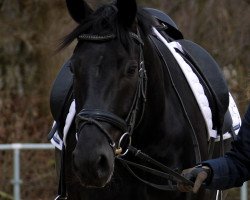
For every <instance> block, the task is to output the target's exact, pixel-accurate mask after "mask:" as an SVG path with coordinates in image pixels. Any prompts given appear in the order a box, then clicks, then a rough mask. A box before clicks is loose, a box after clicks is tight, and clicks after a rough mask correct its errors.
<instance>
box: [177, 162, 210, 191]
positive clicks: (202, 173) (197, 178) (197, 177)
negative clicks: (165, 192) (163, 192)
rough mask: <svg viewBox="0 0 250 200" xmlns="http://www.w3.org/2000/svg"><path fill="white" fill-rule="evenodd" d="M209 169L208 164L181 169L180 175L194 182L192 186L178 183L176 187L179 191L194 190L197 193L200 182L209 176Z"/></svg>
mask: <svg viewBox="0 0 250 200" xmlns="http://www.w3.org/2000/svg"><path fill="white" fill-rule="evenodd" d="M210 174H211V169H210V168H209V167H208V166H201V165H198V166H196V167H193V168H189V169H185V170H183V171H182V175H183V176H184V177H185V178H187V179H189V180H191V181H192V182H194V186H193V187H191V186H187V185H185V184H181V183H178V185H177V186H178V189H179V190H180V191H181V192H194V193H197V192H198V190H199V189H200V187H201V185H202V183H203V182H204V181H206V180H207V179H209V178H210Z"/></svg>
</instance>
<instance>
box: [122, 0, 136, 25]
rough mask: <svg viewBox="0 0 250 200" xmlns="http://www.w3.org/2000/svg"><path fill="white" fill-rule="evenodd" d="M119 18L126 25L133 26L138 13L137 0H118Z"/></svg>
mask: <svg viewBox="0 0 250 200" xmlns="http://www.w3.org/2000/svg"><path fill="white" fill-rule="evenodd" d="M117 8H118V19H119V21H120V22H121V23H122V24H123V25H124V26H126V27H131V26H132V25H133V23H134V22H135V18H136V14H137V3H136V0H117Z"/></svg>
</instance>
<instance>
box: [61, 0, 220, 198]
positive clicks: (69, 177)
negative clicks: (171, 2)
mask: <svg viewBox="0 0 250 200" xmlns="http://www.w3.org/2000/svg"><path fill="white" fill-rule="evenodd" d="M66 2H67V7H68V10H69V13H70V15H71V17H72V18H73V19H74V20H75V21H76V22H77V23H78V24H79V25H78V26H77V27H76V28H75V30H73V31H72V32H71V33H70V34H69V35H68V36H67V37H66V38H65V39H64V41H63V44H62V47H63V48H64V47H66V46H67V45H69V44H70V43H71V42H72V41H73V40H75V39H78V43H77V45H76V48H75V50H74V53H73V55H72V57H71V58H70V61H69V65H70V70H71V72H72V74H73V77H74V78H73V80H74V81H73V98H74V99H75V105H76V119H75V122H76V123H73V125H72V126H71V128H70V130H69V133H68V136H67V142H66V149H65V154H64V155H63V156H64V162H63V170H62V171H64V173H65V183H66V188H67V194H68V199H75V200H80V199H82V200H90V199H91V200H112V199H119V200H128V199H131V200H136V199H138V200H154V199H157V200H160V199H162V200H163V199H164V200H167V199H168V200H184V199H199V200H205V199H211V198H212V196H214V195H213V194H212V193H211V192H208V191H207V190H205V189H202V190H201V191H200V192H199V193H198V194H186V193H180V192H178V191H177V190H174V188H175V183H176V180H166V179H165V177H163V175H164V174H163V173H162V174H163V175H162V177H161V176H159V173H158V174H157V175H154V174H152V173H150V170H146V168H145V167H144V168H143V167H142V169H141V168H140V166H141V165H143V166H145V165H146V166H147V167H148V168H147V169H154V170H156V171H158V172H159V171H160V169H159V168H160V167H159V166H154V164H153V163H152V162H148V161H149V159H142V160H141V159H139V158H137V157H136V156H134V154H133V153H135V154H137V155H138V154H139V153H140V151H137V150H135V148H131V147H132V146H133V147H136V148H137V149H140V150H141V151H142V152H143V153H145V154H147V155H149V156H150V157H151V158H153V159H154V160H157V161H158V162H159V163H161V164H163V165H164V166H168V167H169V168H171V169H173V170H174V172H178V171H181V170H182V169H185V168H189V167H191V166H194V165H195V164H197V162H200V161H201V160H204V159H207V158H208V157H209V151H208V149H209V142H208V138H207V127H206V124H205V121H204V117H203V116H202V113H201V112H200V108H199V106H198V104H197V101H196V99H195V97H194V95H193V93H192V90H191V89H190V86H189V85H188V84H187V81H186V79H185V77H184V75H183V73H182V71H181V70H180V68H179V66H178V63H177V62H176V60H175V58H174V57H173V56H172V54H171V52H170V51H169V50H165V52H164V54H165V59H163V55H161V51H159V49H158V48H159V47H158V45H157V43H158V42H159V41H157V38H156V37H155V34H154V33H153V29H152V27H157V28H158V30H159V31H161V30H163V31H164V33H165V37H166V40H168V41H173V40H174V39H175V38H174V37H177V39H178V38H181V34H180V33H178V30H176V35H177V36H176V35H175V34H174V33H173V31H171V30H174V29H175V27H174V25H173V24H172V25H173V26H171V24H170V25H169V27H165V26H162V24H161V23H159V20H156V18H154V17H152V16H151V15H150V14H149V12H148V11H147V10H146V9H140V8H138V7H137V4H136V2H135V0H117V1H116V2H113V3H111V4H108V5H104V6H102V7H100V8H99V9H97V10H96V11H93V10H92V9H91V8H90V7H89V6H88V4H87V3H86V2H84V1H82V0H67V1H66ZM168 30H170V31H169V34H168V32H167V31H168ZM157 49H158V51H157ZM180 54H182V53H181V52H180ZM187 62H188V59H187ZM190 64H192V63H191V61H190ZM215 107H216V106H215ZM133 151H134V152H133ZM58 154H59V152H57V155H58ZM123 154H124V155H123ZM122 155H123V156H122ZM143 155H144V154H143ZM127 161H128V162H131V163H128V162H127ZM58 162H59V161H58ZM135 163H136V164H135ZM139 164H140V165H139ZM169 179H171V177H169ZM177 179H178V178H177ZM177 181H178V180H177ZM157 186H159V187H157ZM160 186H162V188H163V186H164V187H165V186H166V187H165V188H168V189H166V190H164V189H161V188H160ZM170 188H172V189H173V190H171V189H170Z"/></svg>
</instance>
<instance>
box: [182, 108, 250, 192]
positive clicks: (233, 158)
mask: <svg viewBox="0 0 250 200" xmlns="http://www.w3.org/2000/svg"><path fill="white" fill-rule="evenodd" d="M202 165H203V166H200V167H199V168H200V169H199V172H198V173H197V168H192V169H188V170H184V171H183V174H184V176H186V177H188V178H190V179H193V180H194V181H195V186H194V188H191V190H193V192H197V191H198V189H199V188H200V187H201V184H202V183H204V184H205V186H206V187H207V188H211V189H228V188H231V187H239V186H241V185H242V184H243V183H244V182H245V181H247V180H249V179H250V106H249V107H248V110H247V112H246V114H245V116H244V118H243V120H242V126H241V128H240V131H239V134H238V136H237V139H236V140H235V141H234V142H233V143H232V149H231V151H229V152H228V153H226V155H225V156H224V157H220V158H217V159H212V160H207V161H204V162H202ZM203 168H205V169H204V170H203ZM206 168H209V169H210V170H209V174H208V173H207V172H208V170H207V169H206ZM179 188H180V190H181V191H190V188H189V189H187V188H185V187H184V190H183V187H182V186H181V187H179Z"/></svg>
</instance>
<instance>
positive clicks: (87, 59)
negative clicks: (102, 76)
mask: <svg viewBox="0 0 250 200" xmlns="http://www.w3.org/2000/svg"><path fill="white" fill-rule="evenodd" d="M128 57H129V55H128V53H127V52H126V50H125V49H124V48H123V47H122V45H121V44H120V43H119V42H117V41H109V42H101V43H98V42H97V43H95V42H85V43H81V44H80V45H79V46H78V48H76V51H75V53H74V55H73V58H74V59H75V60H80V61H83V62H84V63H92V64H95V63H97V62H98V63H99V64H100V62H101V63H102V64H104V63H111V62H116V63H117V62H118V60H124V59H125V60H127V59H128Z"/></svg>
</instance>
